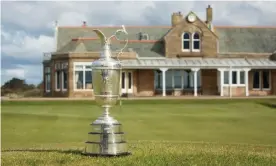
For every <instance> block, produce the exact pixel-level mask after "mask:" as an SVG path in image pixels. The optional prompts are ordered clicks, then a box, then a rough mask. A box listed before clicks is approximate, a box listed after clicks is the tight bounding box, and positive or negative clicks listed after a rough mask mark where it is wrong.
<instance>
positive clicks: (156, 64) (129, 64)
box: [121, 58, 276, 69]
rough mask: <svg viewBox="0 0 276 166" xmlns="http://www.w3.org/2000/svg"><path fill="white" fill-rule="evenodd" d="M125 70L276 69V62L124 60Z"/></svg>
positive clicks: (183, 59)
mask: <svg viewBox="0 0 276 166" xmlns="http://www.w3.org/2000/svg"><path fill="white" fill-rule="evenodd" d="M121 63H122V66H123V68H127V69H137V68H139V69H156V68H163V67H164V68H170V69H191V68H197V67H198V68H201V69H210V68H230V67H232V68H244V67H248V68H250V67H254V68H255V69H257V68H262V69H264V68H267V69H275V68H276V61H271V60H269V59H267V58H262V59H259V58H258V59H256V58H254V59H253V58H252V59H245V58H181V59H177V58H163V59H155V58H152V59H134V60H122V61H121Z"/></svg>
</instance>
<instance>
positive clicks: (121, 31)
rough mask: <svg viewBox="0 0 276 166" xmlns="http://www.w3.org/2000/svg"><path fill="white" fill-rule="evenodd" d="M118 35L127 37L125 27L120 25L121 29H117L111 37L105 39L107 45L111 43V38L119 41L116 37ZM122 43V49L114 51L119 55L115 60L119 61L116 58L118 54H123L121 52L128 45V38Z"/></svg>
mask: <svg viewBox="0 0 276 166" xmlns="http://www.w3.org/2000/svg"><path fill="white" fill-rule="evenodd" d="M118 33H124V34H125V35H126V36H127V35H128V33H127V31H126V28H125V26H124V25H122V29H118V30H117V31H116V32H115V33H114V34H113V35H112V36H110V37H109V38H108V39H107V42H108V43H111V40H110V39H111V38H112V37H115V38H116V40H118V41H120V39H119V38H118V36H117V35H118ZM124 41H125V45H124V47H123V48H121V49H119V50H116V51H115V52H119V53H118V54H117V56H116V58H117V60H119V59H118V56H119V55H120V54H122V53H123V50H124V49H125V48H126V46H127V45H128V38H126V39H125V40H124Z"/></svg>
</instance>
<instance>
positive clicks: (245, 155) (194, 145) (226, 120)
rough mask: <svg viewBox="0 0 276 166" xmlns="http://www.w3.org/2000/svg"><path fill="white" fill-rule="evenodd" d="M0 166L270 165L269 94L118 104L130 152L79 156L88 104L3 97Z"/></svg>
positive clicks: (273, 150) (273, 111)
mask: <svg viewBox="0 0 276 166" xmlns="http://www.w3.org/2000/svg"><path fill="white" fill-rule="evenodd" d="M1 111H2V113H1V116H2V122H1V123H2V128H1V132H2V136H1V137H2V144H1V146H2V161H1V162H2V165H4V166H13V165H18V166H29V165H34V166H37V165H51V166H54V165H66V166H79V165H93V166H97V165H100V166H102V165H118V166H122V165H129V166H133V165H138V166H141V165H156V166H163V165H172V166H178V165H212V166H213V165H223V166H224V165H227V166H228V165H250V166H251V165H265V166H268V165H276V99H255V100H252V99H250V100H249V99H247V100H245V99H241V100H226V99H223V100H159V101H157V100H150V101H123V106H122V109H120V108H119V107H117V108H114V109H113V110H112V111H111V114H112V115H113V116H114V117H115V118H116V119H117V120H119V121H120V122H121V123H122V124H123V129H124V131H125V132H126V133H127V141H128V144H129V147H130V148H129V150H130V151H131V152H132V153H133V154H132V155H131V156H127V157H120V158H93V157H87V156H82V155H81V154H80V152H81V151H82V149H83V148H84V142H85V141H86V139H87V133H88V132H89V131H90V130H91V126H89V124H90V123H91V122H93V121H94V120H95V119H96V118H97V117H98V116H99V115H100V114H101V113H102V112H101V110H100V108H99V107H97V106H95V104H94V102H93V101H56V102H53V101H45V102H40V101H35V102H22V101H21V102H15V101H14V102H8V101H5V102H2V109H1Z"/></svg>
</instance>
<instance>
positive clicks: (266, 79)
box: [262, 71, 270, 89]
mask: <svg viewBox="0 0 276 166" xmlns="http://www.w3.org/2000/svg"><path fill="white" fill-rule="evenodd" d="M269 82H270V78H269V71H263V73H262V88H263V89H270V86H269V85H270V84H269Z"/></svg>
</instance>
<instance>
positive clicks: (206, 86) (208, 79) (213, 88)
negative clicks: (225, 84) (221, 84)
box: [201, 69, 218, 95]
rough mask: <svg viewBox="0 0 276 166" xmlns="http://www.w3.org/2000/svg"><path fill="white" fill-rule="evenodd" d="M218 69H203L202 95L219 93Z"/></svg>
mask: <svg viewBox="0 0 276 166" xmlns="http://www.w3.org/2000/svg"><path fill="white" fill-rule="evenodd" d="M217 77H218V76H217V69H203V70H201V88H202V95H218V89H217Z"/></svg>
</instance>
